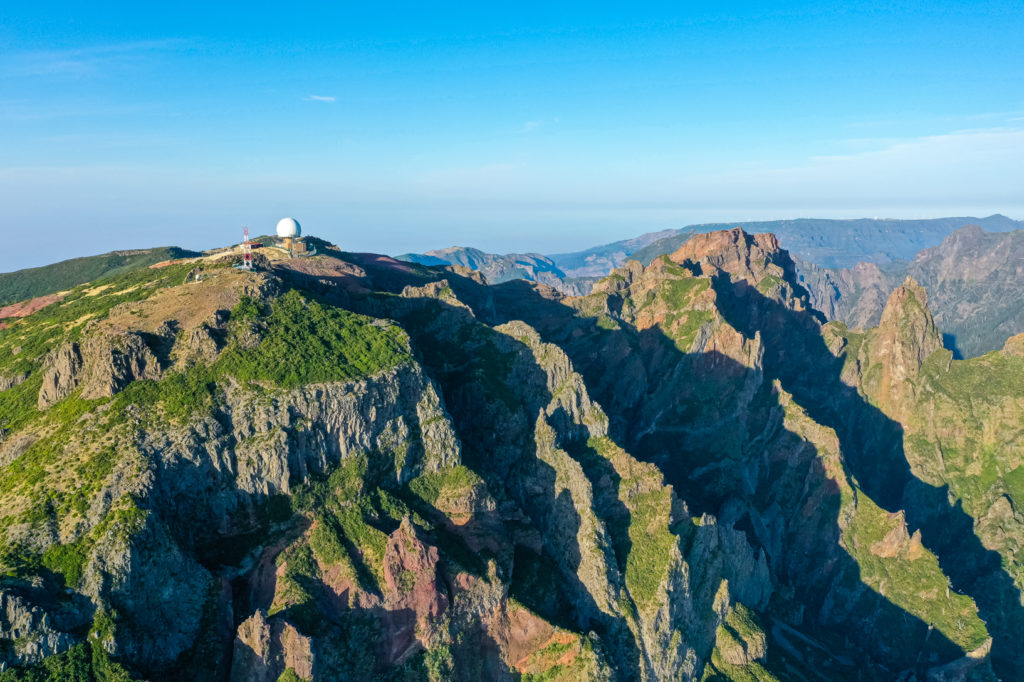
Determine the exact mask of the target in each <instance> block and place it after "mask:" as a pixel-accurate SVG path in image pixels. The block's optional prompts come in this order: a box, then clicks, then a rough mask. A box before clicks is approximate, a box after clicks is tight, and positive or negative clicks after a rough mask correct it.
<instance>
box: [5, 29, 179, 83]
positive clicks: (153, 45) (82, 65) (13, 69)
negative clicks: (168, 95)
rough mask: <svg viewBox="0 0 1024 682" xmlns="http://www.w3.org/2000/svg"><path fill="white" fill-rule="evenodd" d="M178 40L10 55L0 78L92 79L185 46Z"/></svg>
mask: <svg viewBox="0 0 1024 682" xmlns="http://www.w3.org/2000/svg"><path fill="white" fill-rule="evenodd" d="M184 42H185V41H184V40H182V39H179V38H167V39H163V40H140V41H135V42H129V43H111V44H108V45H91V46H89V47H82V48H76V49H73V50H43V51H35V52H20V53H14V54H11V55H9V56H7V57H5V58H4V59H2V60H0V77H6V78H25V77H33V78H34V77H41V76H72V77H85V76H94V75H98V74H101V73H103V72H104V71H106V70H108V69H110V68H113V67H117V66H123V65H124V64H126V63H129V62H131V61H134V60H137V59H140V58H142V57H143V56H145V55H147V54H150V53H153V52H157V51H163V50H170V49H173V48H175V47H178V46H180V45H182V44H184Z"/></svg>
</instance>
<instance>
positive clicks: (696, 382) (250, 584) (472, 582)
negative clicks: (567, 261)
mask: <svg viewBox="0 0 1024 682" xmlns="http://www.w3.org/2000/svg"><path fill="white" fill-rule="evenodd" d="M229 265H230V263H229V262H222V263H215V262H209V261H207V262H206V263H205V264H203V265H200V266H196V265H193V264H185V265H171V266H169V267H165V268H160V269H153V270H145V271H139V272H133V273H128V274H124V275H120V276H118V277H116V278H112V279H109V280H105V281H103V282H97V283H92V284H88V285H83V286H81V287H78V288H76V289H73V290H71V291H70V292H68V293H67V295H65V296H64V297H63V298H62V299H61V300H59V301H55V302H53V303H51V304H50V305H47V306H45V307H43V308H41V309H39V310H37V311H35V312H32V313H31V314H28V315H26V316H25V317H22V318H18V320H17V321H15V322H14V323H13V324H11V325H9V326H8V327H7V328H5V329H2V330H0V376H2V377H10V378H11V379H10V380H9V381H5V383H4V390H2V391H0V429H2V431H0V435H2V438H0V466H2V469H0V499H2V501H3V504H2V511H0V532H2V539H3V542H2V554H0V563H2V564H3V567H4V569H5V574H4V577H3V578H2V579H0V599H2V600H3V604H4V606H3V609H2V610H0V638H2V639H3V640H4V646H3V647H2V648H0V657H2V662H3V665H4V666H8V667H10V666H14V667H13V668H12V669H10V670H8V671H7V672H5V673H3V674H4V675H7V677H8V678H10V679H33V678H32V677H31V676H32V675H34V674H36V673H37V672H38V671H40V670H43V669H44V668H45V669H47V670H58V671H64V672H65V673H67V674H68V675H70V674H71V673H70V672H68V671H71V670H79V669H81V670H86V673H84V674H87V675H91V676H93V677H96V678H100V679H129V678H131V677H144V678H146V679H153V680H160V679H208V680H243V679H245V680H248V679H253V680H277V679H392V680H398V679H401V680H419V679H423V680H428V679H429V680H440V679H445V680H447V679H457V680H479V679H528V680H536V679H543V680H578V679H607V680H633V679H638V680H663V679H694V680H696V679H750V678H754V679H793V678H805V679H821V678H823V677H824V678H827V679H892V678H894V677H898V676H899V675H903V676H904V679H909V676H911V675H913V676H916V678H918V679H921V678H924V677H925V676H927V675H932V676H933V677H936V678H939V677H940V676H946V677H945V678H947V679H948V678H949V676H950V675H962V676H968V675H972V676H976V677H978V679H982V678H984V676H986V675H991V674H992V670H993V668H994V669H995V671H996V672H997V673H999V674H1000V675H1003V676H1004V677H1005V676H1006V675H1005V673H1006V671H1008V670H1013V669H1014V668H1013V666H1015V665H1017V664H1018V662H1019V661H1018V660H1017V656H1018V654H1017V653H1016V651H1015V650H1014V649H1013V647H1012V646H1010V643H1011V642H1012V641H1014V640H1013V638H1014V637H1017V636H1019V635H1020V634H1021V633H1022V632H1024V630H1022V629H1021V626H1020V620H1019V617H1018V613H1017V611H1018V610H1017V609H1015V608H1014V607H1013V601H1012V599H1013V598H1014V597H1016V599H1017V603H1019V589H1020V581H1021V576H1020V575H1019V574H1020V572H1021V571H1020V569H1019V566H1020V564H1019V560H1018V558H1017V552H1018V550H1019V548H1020V547H1021V546H1024V533H1022V529H1024V526H1022V525H1021V521H1022V520H1021V518H1020V516H1019V515H1018V514H1017V512H1016V511H1015V509H1016V505H1017V500H1016V495H1017V492H1019V491H1017V490H1016V488H1015V487H1014V486H1015V485H1016V483H1017V479H1016V478H1015V476H1016V473H1015V472H1016V471H1017V469H1018V468H1019V466H1020V462H1021V451H1020V442H1021V441H1020V434H1019V429H1017V428H1016V427H1015V426H1014V425H1015V424H1017V423H1018V422H1019V419H1018V418H1019V415H1020V409H1021V407H1022V402H1024V396H1021V389H1020V386H1021V385H1022V384H1021V383H1018V382H1016V381H1015V379H1014V377H1016V376H1017V374H1015V372H1019V371H1020V368H1019V367H1017V365H1019V364H1020V363H1019V362H1018V361H1019V360H1021V359H1022V358H1021V357H1020V356H1019V354H1015V351H1014V349H1015V348H1016V345H1014V344H1012V343H1008V344H1007V350H1006V351H1005V352H1001V353H996V354H991V355H989V356H986V357H985V358H979V359H976V360H971V361H964V362H960V361H954V360H952V359H951V358H950V356H949V353H948V352H947V351H944V350H943V349H942V348H941V343H940V342H939V336H938V331H937V329H936V324H935V322H934V320H933V318H932V316H931V313H930V312H929V311H928V302H927V297H926V295H925V292H924V290H923V289H922V288H921V287H920V286H918V285H916V284H915V283H914V282H910V281H908V282H907V283H906V284H905V285H904V286H903V287H902V288H900V289H899V290H898V291H897V292H896V293H894V294H893V295H892V297H891V299H890V301H889V305H888V307H887V309H886V313H885V315H884V316H883V323H882V324H881V325H880V327H879V328H878V329H874V330H870V331H867V332H856V331H850V330H848V329H846V328H845V327H843V326H842V325H838V324H836V323H830V324H828V325H825V326H822V320H821V316H820V314H819V313H817V312H816V311H814V310H812V309H811V308H810V307H809V305H808V301H809V297H808V293H807V291H806V290H804V289H803V288H802V287H801V286H800V284H799V282H798V277H797V274H796V268H795V265H794V263H793V261H792V260H791V259H790V257H789V255H788V254H787V253H786V252H785V251H784V250H782V249H781V248H780V247H779V244H778V242H777V241H776V240H775V238H774V237H773V236H772V235H770V234H759V235H748V234H746V233H744V232H742V231H741V230H731V231H727V232H720V233H712V234H708V235H702V236H701V237H700V238H699V239H695V240H694V241H692V242H691V243H688V244H687V245H685V246H683V247H682V248H681V249H679V250H678V251H677V252H675V253H673V254H672V255H671V256H670V257H669V256H665V257H662V258H658V259H656V260H655V261H654V262H652V263H651V264H650V265H649V266H646V267H645V266H643V265H641V264H640V263H637V262H632V263H628V264H627V266H626V267H624V268H622V269H619V270H616V271H615V272H614V273H613V274H612V275H610V276H609V277H607V278H605V279H604V280H602V281H601V282H599V283H598V284H597V285H596V286H595V287H594V291H593V293H591V294H589V295H588V296H585V297H565V296H563V295H562V294H560V293H558V292H557V291H554V290H552V289H550V288H548V287H546V286H544V285H539V284H527V283H525V282H522V281H511V282H507V283H505V284H501V285H497V286H488V285H487V284H485V283H484V281H483V280H482V279H481V278H479V277H473V276H470V275H469V273H467V272H466V271H461V273H462V274H460V271H458V270H454V269H453V270H442V269H435V268H427V267H420V266H417V265H415V264H409V263H402V262H399V261H395V260H392V259H388V258H386V257H378V256H371V255H362V256H356V255H352V254H340V252H334V253H333V254H331V255H320V256H316V257H313V258H303V259H294V260H285V261H279V262H277V263H276V264H275V265H274V267H273V268H272V269H269V270H265V271H263V272H257V273H250V272H245V271H239V270H237V269H234V268H231V267H229ZM196 267H200V268H201V270H199V271H197V270H196ZM197 274H200V275H201V277H196V275H197ZM1001 376H1002V377H1005V378H1003V379H1000V378H999V377H1001ZM964 391H966V393H963V392H964ZM958 410H959V411H963V412H964V414H965V415H966V416H965V417H964V420H963V422H962V423H963V425H964V426H963V427H962V428H958V427H957V426H956V423H954V422H952V421H951V416H952V415H954V414H957V411H958ZM1015 420H1017V421H1015ZM979 462H981V464H979ZM942 486H948V491H949V494H950V496H951V497H950V498H949V500H947V499H946V498H945V497H942V495H943V494H944V493H943V490H944V489H943V488H942ZM950 500H953V501H950ZM974 519H976V521H974ZM1003 567H1005V569H1004V568H1003ZM999 604H1003V605H1002V606H999ZM1007 604H1008V605H1007ZM33 666H34V667H33Z"/></svg>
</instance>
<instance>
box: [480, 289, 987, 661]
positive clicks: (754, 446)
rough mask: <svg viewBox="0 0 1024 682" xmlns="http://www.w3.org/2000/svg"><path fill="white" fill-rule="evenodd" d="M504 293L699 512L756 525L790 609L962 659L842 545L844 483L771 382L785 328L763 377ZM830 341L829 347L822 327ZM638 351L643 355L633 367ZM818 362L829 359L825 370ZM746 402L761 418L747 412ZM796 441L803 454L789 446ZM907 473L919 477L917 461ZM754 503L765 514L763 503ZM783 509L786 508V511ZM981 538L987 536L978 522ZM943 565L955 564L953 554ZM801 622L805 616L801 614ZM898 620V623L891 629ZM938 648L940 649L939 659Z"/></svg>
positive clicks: (525, 293) (657, 334) (624, 438)
mask: <svg viewBox="0 0 1024 682" xmlns="http://www.w3.org/2000/svg"><path fill="white" fill-rule="evenodd" d="M493 289H494V290H495V291H494V304H495V309H496V311H497V312H496V319H495V322H502V321H505V320H509V319H523V320H525V321H526V322H528V323H529V324H531V325H533V326H534V327H536V328H537V329H538V330H539V331H540V333H541V335H542V337H544V339H545V340H546V341H550V342H553V343H556V344H558V345H559V346H560V347H562V348H563V349H564V350H565V351H566V353H567V354H568V355H569V356H570V358H571V359H572V360H573V363H574V365H575V367H576V369H577V371H579V372H581V374H583V376H584V378H585V380H586V384H587V386H588V389H589V390H590V391H591V394H592V395H593V396H594V397H595V399H596V400H597V401H598V402H599V403H600V404H601V405H602V407H604V409H605V411H606V412H607V413H608V414H609V417H610V419H611V427H610V433H611V435H612V437H613V439H614V440H615V441H616V442H619V443H621V444H622V445H623V447H625V448H626V449H627V450H629V451H630V452H631V453H633V454H634V455H635V456H637V457H639V458H641V459H644V460H647V461H652V462H655V463H657V464H658V465H659V467H660V468H661V469H662V471H663V472H664V474H665V476H666V481H667V482H668V483H670V484H672V485H673V486H674V487H675V488H676V490H677V491H679V493H680V497H681V498H682V499H684V500H685V501H686V502H687V504H689V505H690V507H691V513H695V514H696V515H699V514H701V513H703V512H705V511H706V512H708V513H711V514H715V515H717V516H718V517H719V519H720V522H722V523H730V522H731V523H733V524H734V526H735V527H737V528H740V529H743V530H745V531H746V532H747V536H748V539H749V541H750V542H751V543H752V544H755V545H759V546H761V547H763V548H764V549H765V550H766V552H767V553H768V556H769V558H770V562H771V564H772V571H773V575H774V576H775V579H776V580H778V582H779V585H778V587H781V588H782V591H783V592H788V595H789V596H788V598H789V599H790V601H791V602H792V603H791V604H790V605H789V607H788V608H790V609H792V608H797V609H799V608H801V607H803V608H807V609H809V611H810V613H811V614H813V615H812V618H815V619H816V620H817V621H818V623H817V625H819V626H820V625H826V626H828V628H829V630H830V631H831V634H832V636H833V637H832V639H833V641H834V644H835V645H836V648H837V650H842V648H843V644H842V642H843V641H844V640H846V641H847V642H848V641H851V640H852V641H854V642H856V644H857V645H858V647H859V648H860V649H861V651H860V653H861V654H864V653H869V652H870V655H871V656H872V657H873V658H874V659H875V663H877V664H880V665H886V666H894V665H898V666H901V667H916V668H918V669H923V668H925V667H927V666H929V665H935V664H936V662H937V661H938V660H950V659H951V658H955V657H956V655H957V653H958V652H959V651H960V649H959V647H957V646H956V645H954V644H953V643H952V642H951V641H949V640H948V639H947V638H946V637H944V636H942V635H939V633H937V632H934V631H931V628H930V626H929V625H928V624H927V623H925V622H924V621H922V620H920V619H919V618H917V617H916V616H913V615H911V614H909V613H907V612H906V611H904V610H903V609H901V608H900V607H898V606H896V605H895V604H893V603H892V602H891V601H889V600H888V599H887V598H885V597H884V596H882V595H880V594H878V593H877V592H875V591H874V590H872V589H871V588H869V587H867V586H866V585H864V584H863V583H862V582H860V579H859V574H860V569H859V567H858V565H857V563H856V561H855V560H854V559H853V558H852V557H851V556H850V555H849V554H848V553H847V551H846V550H845V549H844V548H843V547H841V546H840V545H839V536H840V529H839V526H838V522H837V515H838V511H839V498H838V495H837V492H838V491H837V490H836V489H835V483H834V482H833V481H832V480H830V479H829V477H828V475H827V474H826V472H825V471H824V470H823V468H822V465H821V462H820V460H819V459H818V458H817V455H816V452H815V447H814V445H813V444H811V443H809V442H807V441H806V440H805V439H804V438H802V437H800V436H799V435H797V434H795V433H792V432H788V431H787V430H786V429H784V428H783V427H782V424H781V421H782V417H781V415H780V414H779V413H780V411H781V410H780V405H779V399H778V397H777V396H776V395H775V393H774V391H773V389H772V388H771V387H770V384H771V379H774V378H781V377H780V376H779V374H780V372H779V370H778V368H777V367H776V364H777V362H778V361H781V359H782V356H783V355H784V353H781V350H783V349H786V348H789V347H791V344H790V345H787V344H786V343H784V342H783V341H782V340H781V339H779V338H775V339H771V340H768V341H767V344H766V345H769V346H773V347H774V348H775V350H774V351H773V350H772V349H771V348H769V349H767V350H766V354H768V355H773V356H776V357H775V362H773V364H772V366H771V367H770V368H766V370H765V374H766V376H765V377H764V378H767V379H768V381H762V378H761V377H759V376H757V375H758V372H756V371H755V370H751V369H750V368H748V367H746V366H744V365H742V364H740V363H737V362H736V361H735V360H733V359H731V358H729V357H727V356H725V355H722V354H719V353H714V352H711V353H682V352H680V351H678V350H677V349H676V347H675V344H674V343H673V342H672V341H671V340H670V339H668V338H667V337H665V336H664V334H663V333H662V332H661V331H660V330H658V329H656V328H650V329H646V330H637V329H633V328H628V327H624V328H623V329H620V330H608V329H601V328H599V327H598V326H597V324H596V321H595V320H593V319H585V318H580V317H577V316H576V312H575V311H574V310H573V309H571V308H569V307H567V306H565V305H564V304H561V303H559V302H558V301H556V300H552V299H550V298H546V297H544V296H541V295H539V294H538V293H537V291H536V289H535V288H534V287H532V286H530V285H527V284H525V283H518V282H510V283H507V284H504V285H500V286H499V287H493ZM725 300H729V299H728V297H726V298H725ZM765 300H766V301H767V299H765ZM785 313H786V316H787V317H785V318H783V323H782V324H781V325H780V326H781V328H782V329H783V330H785V329H788V328H789V327H791V326H792V320H791V319H790V316H792V315H794V313H793V312H792V311H790V310H788V309H786V310H785ZM723 315H725V316H726V319H727V321H729V322H730V323H732V324H733V325H734V326H736V327H737V328H738V329H740V330H741V331H744V330H745V332H746V336H747V337H748V338H751V337H752V335H753V332H752V331H751V327H750V326H749V325H743V324H741V323H740V322H739V321H737V320H736V313H735V312H734V311H732V312H726V311H723ZM800 324H801V325H802V326H803V325H807V324H810V323H809V322H806V321H801V322H800ZM817 343H818V344H819V345H820V350H821V351H822V352H824V353H828V349H827V348H826V347H825V346H824V343H823V342H822V341H821V340H820V337H819V340H818V342H817ZM624 358H629V359H626V360H624ZM635 360H638V362H636V363H635V364H633V363H632V361H635ZM815 360H817V361H819V362H821V361H823V360H828V361H829V362H827V363H823V364H822V365H821V366H816V365H815V362H814V361H815ZM612 363H616V364H614V365H612ZM800 367H801V370H802V371H804V372H808V373H809V374H808V376H809V377H812V378H819V379H820V378H821V377H822V376H824V375H830V372H831V373H832V374H834V382H835V383H839V382H838V371H839V366H838V365H837V364H836V360H835V358H834V357H833V356H832V355H831V354H830V353H828V355H827V357H823V356H821V355H820V354H812V355H805V356H804V357H803V358H802V359H801V360H800ZM811 368H813V370H812V369H811ZM638 372H639V374H638ZM630 382H634V383H637V384H639V386H640V387H639V389H634V388H631V387H630V386H629V383H630ZM790 383H791V382H790V381H788V380H785V381H783V382H782V388H783V389H784V390H786V391H787V392H790V393H792V394H793V395H794V398H795V400H796V402H797V403H798V404H799V405H800V406H802V407H804V408H805V409H806V408H807V406H808V400H807V396H806V394H805V393H804V392H802V391H798V390H797V388H798V387H793V388H791V387H790V386H789V384H790ZM754 384H761V385H760V387H759V388H754V389H753V397H752V398H750V399H749V400H747V401H746V402H742V397H743V395H744V394H746V393H747V392H750V391H751V386H753V385H754ZM822 384H823V385H824V384H825V382H822ZM842 386H844V387H845V385H842ZM840 395H845V396H846V397H847V399H848V400H851V399H853V400H856V401H857V403H859V404H860V407H859V408H858V410H857V411H858V412H864V413H867V414H871V412H872V411H874V412H876V413H877V410H874V408H872V407H871V406H870V405H867V404H866V403H864V402H863V400H862V399H861V398H860V397H859V396H857V395H856V392H855V391H853V392H852V395H851V394H850V393H849V391H846V392H843V393H840ZM739 410H744V411H746V412H749V414H747V415H745V416H741V415H740V414H739V412H738V411H739ZM652 412H656V413H654V414H652ZM807 412H808V414H809V416H811V417H812V418H814V419H815V421H817V422H818V423H821V424H824V425H826V426H833V425H835V427H836V428H835V430H836V431H837V433H838V434H839V436H840V441H841V444H842V452H843V453H844V455H845V456H847V458H848V457H849V456H848V455H846V452H847V451H848V450H850V449H851V448H852V449H856V450H858V451H862V450H863V447H864V445H862V444H859V443H858V444H851V443H850V442H849V438H850V437H849V435H848V432H849V429H848V428H845V427H846V425H845V423H843V422H842V421H840V420H836V419H824V418H823V417H822V416H821V415H820V414H819V411H812V410H810V409H808V410H807ZM879 414H880V413H879ZM707 419H710V421H711V422H712V423H713V427H712V428H711V430H710V431H711V432H710V433H706V434H704V435H703V437H701V436H698V437H694V436H693V433H692V431H694V430H699V429H695V427H694V425H693V423H694V422H695V421H700V420H707ZM740 419H746V421H748V422H749V423H750V425H749V426H748V428H747V431H748V433H747V438H746V439H745V441H744V442H735V441H736V439H737V436H738V434H737V433H736V431H737V429H736V425H737V422H738V421H739V420H740ZM897 427H898V425H897ZM730 441H732V442H730ZM772 442H774V445H772ZM769 446H771V447H770V448H769ZM765 450H770V452H764V451H765ZM786 450H789V451H790V452H791V453H792V454H789V455H787V454H786V452H785V451H786ZM861 460H863V457H862V458H861ZM904 463H905V459H904ZM861 466H863V463H862V462H861ZM861 466H859V467H858V471H859V469H860V468H861ZM752 469H753V470H757V469H760V470H761V475H760V477H758V476H757V474H756V473H754V474H753V475H751V470H752ZM903 473H904V474H905V475H908V476H909V469H906V468H905V469H904V470H903ZM857 479H858V481H859V480H860V477H859V476H858V477H857ZM887 480H889V475H888V474H887V473H885V472H884V471H882V472H879V474H878V475H877V476H874V477H872V483H873V485H872V487H871V488H865V489H864V490H865V492H866V493H867V494H868V495H869V496H870V497H872V498H875V497H876V496H881V497H882V498H883V499H888V500H892V499H895V500H897V503H895V504H893V503H892V502H891V501H890V502H889V503H888V504H883V505H882V506H884V507H885V508H886V509H888V510H890V511H896V510H897V509H899V504H898V500H899V495H898V494H897V493H896V492H893V491H891V490H890V491H885V490H881V488H882V487H884V485H883V484H884V482H885V481H887ZM892 487H894V488H895V487H897V486H895V485H894V486H892ZM753 509H757V510H759V511H760V512H764V513H765V514H758V513H754V514H751V513H749V512H750V510H753ZM773 509H774V511H778V510H783V512H782V513H775V514H772V512H773ZM764 516H770V517H771V518H772V519H773V523H776V524H779V523H782V524H785V526H786V527H784V528H782V529H780V528H777V527H776V528H768V527H766V526H765V522H764V520H763V518H758V517H764ZM780 534H781V535H782V536H783V537H782V539H779V536H780ZM968 537H970V538H972V539H973V538H974V536H973V533H972V532H971V531H970V528H969V527H968ZM940 556H941V554H940ZM943 568H944V569H947V570H953V569H949V568H947V566H946V562H944V563H943ZM834 585H841V586H843V590H842V592H843V594H844V595H845V598H846V599H845V603H842V602H841V601H840V602H837V601H836V597H835V594H833V595H832V597H831V598H830V599H827V596H828V593H829V591H830V590H832V591H833V592H834V591H835V590H834V587H833V586H834ZM991 604H992V602H991V600H990V605H991ZM844 608H845V609H847V610H848V614H846V615H845V616H844V615H843V614H842V613H841V612H842V610H843V609H844ZM991 610H992V609H991V608H990V609H989V613H991ZM858 618H866V619H868V620H869V621H870V627H868V628H865V627H863V626H864V625H865V623H863V622H860V621H858V620H857V619H858ZM800 620H801V619H800V618H799V617H797V618H794V621H795V622H796V623H797V624H799V623H800ZM805 625H808V623H805ZM887 628H893V629H892V630H890V631H888V632H886V631H885V630H886V629H887ZM826 639H827V638H826ZM910 642H914V644H912V645H911V644H909V643H910ZM888 643H892V645H891V646H889V644H888ZM880 649H881V650H880ZM886 649H888V651H886ZM926 650H927V651H931V652H933V653H934V655H935V658H933V659H931V660H929V658H928V657H927V656H925V655H924V654H925V653H926Z"/></svg>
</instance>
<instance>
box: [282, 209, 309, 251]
mask: <svg viewBox="0 0 1024 682" xmlns="http://www.w3.org/2000/svg"><path fill="white" fill-rule="evenodd" d="M277 238H278V239H280V240H281V248H283V249H284V250H285V251H287V252H288V253H289V255H292V256H300V255H306V254H307V248H306V242H305V241H303V240H302V227H301V226H300V225H299V221H298V220H296V219H295V218H281V220H279V221H278V223H277Z"/></svg>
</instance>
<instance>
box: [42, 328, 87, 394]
mask: <svg viewBox="0 0 1024 682" xmlns="http://www.w3.org/2000/svg"><path fill="white" fill-rule="evenodd" d="M81 370H82V353H81V351H80V350H79V348H78V344H77V343H66V344H64V345H62V346H61V347H59V348H57V349H56V350H53V351H51V352H50V353H49V355H47V356H46V359H45V360H44V361H43V369H42V372H43V386H42V388H40V389H39V409H44V408H47V407H49V406H50V405H52V404H54V403H55V402H57V401H58V400H63V399H64V398H66V397H67V396H68V395H70V394H71V392H72V391H73V390H75V388H76V387H77V386H78V383H79V381H81V377H80V372H81Z"/></svg>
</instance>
